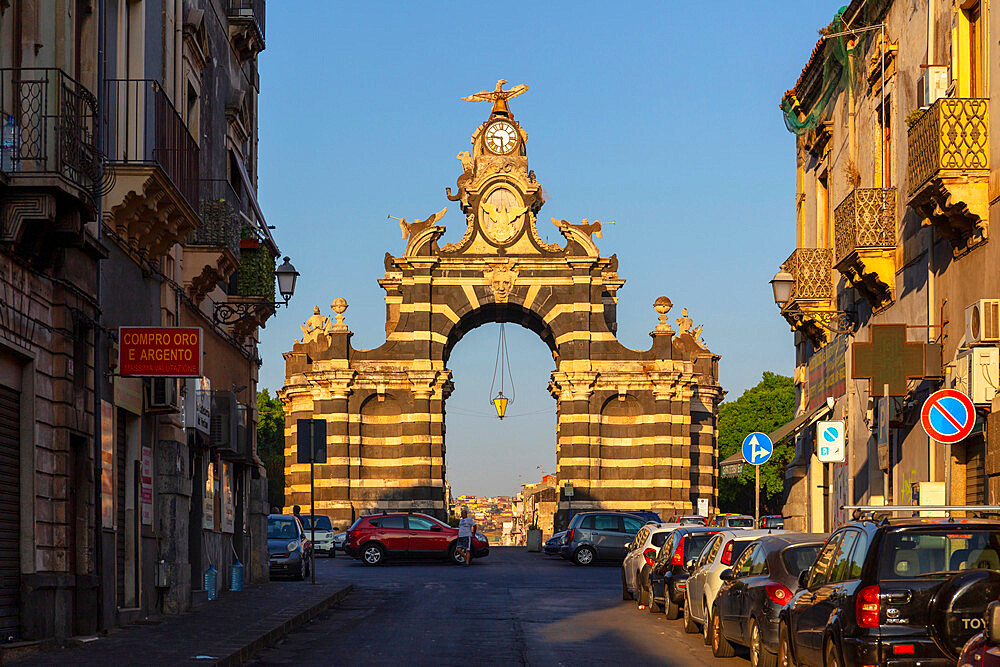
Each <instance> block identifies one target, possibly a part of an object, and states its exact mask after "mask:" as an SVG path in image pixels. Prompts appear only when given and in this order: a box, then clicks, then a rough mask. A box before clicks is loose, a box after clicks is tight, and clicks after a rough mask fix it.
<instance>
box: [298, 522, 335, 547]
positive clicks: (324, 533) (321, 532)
mask: <svg viewBox="0 0 1000 667" xmlns="http://www.w3.org/2000/svg"><path fill="white" fill-rule="evenodd" d="M301 518H302V525H303V527H304V528H305V529H306V537H307V538H309V539H312V534H313V532H312V522H313V521H314V520H315V522H316V543H315V544H313V550H314V551H315V552H316V554H326V555H327V556H329V557H330V558H333V557H335V556H336V554H337V547H336V545H335V544H334V535H336V532H335V531H334V528H333V524H332V523H331V522H330V517H328V516H326V515H324V514H317V515H316V516H315V517H313V516H312V515H310V514H303V515H301Z"/></svg>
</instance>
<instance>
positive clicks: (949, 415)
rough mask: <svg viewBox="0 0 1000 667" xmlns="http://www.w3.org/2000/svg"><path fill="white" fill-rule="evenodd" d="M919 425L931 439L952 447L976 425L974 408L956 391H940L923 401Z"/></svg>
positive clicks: (970, 402)
mask: <svg viewBox="0 0 1000 667" xmlns="http://www.w3.org/2000/svg"><path fill="white" fill-rule="evenodd" d="M920 423H921V425H923V427H924V431H926V432H927V435H929V436H930V437H931V438H933V439H934V440H937V441H938V442H943V443H944V444H946V445H953V444H955V443H956V442H961V441H962V440H965V438H967V437H968V435H969V434H970V433H972V428H973V427H974V426H975V425H976V406H975V405H973V403H972V400H971V399H970V398H969V397H968V396H966V395H965V394H963V393H962V392H960V391H958V390H957V389H941V390H940V391H935V392H934V393H933V394H931V395H930V396H928V397H927V400H926V401H924V407H923V408H921V410H920Z"/></svg>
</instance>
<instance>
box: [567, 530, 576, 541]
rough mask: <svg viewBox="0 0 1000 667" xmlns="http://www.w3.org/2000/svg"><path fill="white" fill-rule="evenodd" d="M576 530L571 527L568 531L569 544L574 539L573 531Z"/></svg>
mask: <svg viewBox="0 0 1000 667" xmlns="http://www.w3.org/2000/svg"><path fill="white" fill-rule="evenodd" d="M575 532H576V528H570V529H569V532H568V533H566V543H567V544H569V543H570V542H572V541H573V533H575Z"/></svg>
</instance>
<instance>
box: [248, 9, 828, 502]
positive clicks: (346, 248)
mask: <svg viewBox="0 0 1000 667" xmlns="http://www.w3.org/2000/svg"><path fill="white" fill-rule="evenodd" d="M840 4H842V1H840V2H827V1H826V0H810V1H809V2H799V3H788V2H760V1H757V2H745V1H743V2H735V1H726V0H719V1H717V2H711V3H703V2H673V1H672V2H664V1H660V2H650V3H638V2H636V3H607V2H603V3H599V2H545V3H524V4H518V3H489V4H486V3H457V2H456V3H443V2H442V3H432V2H419V3H418V2H407V3H402V2H400V3H393V2H379V3H332V2H320V1H314V2H304V1H303V2H289V1H288V0H280V1H279V0H271V2H269V3H268V6H267V12H268V13H267V49H266V50H265V51H264V52H263V53H262V54H261V56H260V102H259V113H260V162H259V191H260V201H261V205H262V208H263V210H264V212H265V215H266V216H267V220H268V223H269V224H271V225H275V226H276V227H277V229H276V230H275V236H276V239H277V240H278V243H279V245H280V246H281V249H282V251H283V253H284V254H287V255H290V256H291V258H292V262H293V263H294V264H295V266H296V268H297V269H298V270H299V272H300V273H301V274H302V277H301V278H300V280H299V285H298V289H297V291H296V295H295V297H294V298H293V300H292V302H291V307H290V308H289V309H287V310H286V309H280V310H279V311H278V314H277V316H276V317H274V318H272V319H271V321H270V322H268V325H267V328H266V329H265V330H264V331H263V332H262V340H261V356H262V357H263V359H264V366H263V367H262V368H261V387H266V388H270V389H271V390H274V389H275V388H278V387H280V386H281V384H282V381H283V375H284V365H283V360H282V357H281V353H282V352H284V351H287V350H289V349H291V344H292V340H293V339H294V338H296V337H297V336H299V335H300V332H299V328H298V327H299V324H300V323H302V322H304V321H305V319H306V318H307V317H308V316H309V315H310V314H311V311H312V307H313V306H314V305H319V306H320V307H321V308H322V309H323V311H324V313H325V314H330V311H329V306H330V303H331V301H332V300H333V299H334V298H335V297H344V298H346V299H347V301H348V303H349V304H350V306H349V309H348V311H347V313H346V322H347V324H348V325H349V326H350V328H351V330H352V331H353V332H354V338H353V344H354V346H355V347H356V348H367V347H375V346H378V345H380V344H381V343H382V342H383V340H384V318H385V305H384V301H383V296H384V292H383V291H382V290H381V288H379V286H378V284H377V283H376V280H377V279H378V278H380V277H381V276H382V273H383V266H382V257H383V255H384V254H385V253H386V252H387V251H388V252H391V253H393V254H394V255H399V254H401V253H402V251H403V249H404V242H403V241H402V240H401V238H400V232H399V226H398V224H397V223H396V222H395V221H391V220H387V219H386V216H387V215H389V214H391V215H395V216H401V217H405V218H407V219H413V218H414V217H419V218H423V217H425V216H427V215H428V214H430V213H432V212H435V211H437V210H439V209H441V208H442V207H443V206H445V205H446V204H447V205H448V207H449V209H448V213H447V214H446V215H445V217H444V219H443V220H442V221H441V223H439V224H443V225H445V226H446V227H447V228H448V232H447V234H446V235H445V237H444V239H443V240H442V243H445V242H448V241H453V240H456V239H458V238H459V237H460V236H461V234H462V232H463V230H464V228H465V221H464V219H463V216H462V215H461V212H460V211H459V210H458V206H457V203H452V202H448V201H447V200H446V199H445V195H444V188H445V187H446V186H452V187H454V185H455V179H456V178H457V176H458V175H459V174H460V172H461V167H460V164H459V162H458V160H456V159H455V154H456V153H458V152H459V151H463V150H468V149H469V137H470V135H471V134H472V132H473V131H474V130H475V128H476V127H477V126H478V125H479V124H480V123H481V122H482V121H483V120H485V118H486V116H487V115H488V113H489V107H488V106H487V105H485V104H469V103H466V102H462V101H460V100H459V98H460V97H462V96H464V95H468V94H470V93H473V92H476V91H478V90H482V89H484V88H492V87H493V85H494V83H495V82H496V80H497V79H498V78H504V79H507V80H508V81H510V82H511V84H518V83H527V84H529V85H530V87H531V89H530V90H529V91H528V92H527V93H526V94H524V95H522V96H521V97H519V98H517V99H516V100H513V101H512V103H511V107H512V110H513V112H514V115H515V117H516V118H517V120H518V121H519V122H520V123H521V124H522V126H523V127H524V128H525V129H526V130H527V132H528V135H529V141H528V144H527V151H528V159H529V163H530V166H531V168H532V169H534V170H535V173H536V174H537V176H538V180H539V182H540V183H541V185H542V187H543V188H544V189H545V192H546V196H547V203H546V205H545V208H544V209H543V211H542V213H541V215H540V216H539V219H540V220H544V221H546V222H542V223H540V225H539V231H540V233H541V234H542V237H543V238H546V237H547V238H548V240H550V241H560V242H561V241H562V238H561V237H560V236H559V235H558V234H557V233H556V232H555V229H554V228H553V227H552V226H551V225H550V224H549V223H548V222H547V221H548V219H549V217H553V216H554V217H557V218H564V219H567V220H571V221H579V220H580V219H582V218H589V219H591V220H593V219H595V218H597V219H600V220H615V221H616V222H617V224H616V225H615V226H613V227H606V228H605V233H604V238H603V239H602V240H599V241H598V244H599V247H600V248H601V250H602V253H603V254H605V255H611V254H612V253H617V254H618V258H619V261H620V268H619V272H620V275H621V276H622V277H623V278H626V279H627V283H626V285H625V286H624V287H623V288H622V289H621V290H620V291H619V293H618V294H619V297H620V298H619V302H618V320H619V329H618V336H619V339H620V340H621V341H622V342H623V343H624V344H625V345H627V346H629V347H632V348H640V349H647V348H648V347H649V345H650V339H649V336H648V334H649V332H650V331H651V330H652V329H653V327H654V326H655V324H656V314H655V312H654V311H653V308H652V305H653V301H654V300H655V299H656V297H657V296H659V295H661V294H665V295H667V296H669V297H670V299H671V300H672V301H673V303H674V311H673V312H672V313H671V317H672V318H674V317H678V316H679V315H680V309H681V308H682V307H687V308H689V309H690V315H691V317H692V318H693V319H694V321H695V323H696V324H704V327H705V328H704V337H705V340H706V342H707V343H708V345H709V347H710V348H711V349H712V350H713V351H715V352H717V353H719V354H721V355H722V361H721V364H720V373H721V381H722V384H723V387H724V388H725V389H726V390H727V391H728V392H729V397H730V398H735V397H736V396H738V395H739V394H740V393H741V392H742V391H743V390H745V389H746V388H747V387H750V386H753V385H754V384H756V382H757V381H758V380H759V379H760V375H761V372H762V371H764V370H774V371H778V372H782V373H786V374H790V373H791V370H792V367H793V363H794V359H793V348H792V338H791V333H790V332H789V330H788V326H787V325H786V324H785V322H784V320H782V319H781V318H780V317H779V316H778V313H777V309H776V307H775V306H774V303H773V301H772V298H771V292H770V287H769V286H768V283H767V281H768V280H770V278H771V276H772V275H774V272H775V271H776V270H777V267H778V265H779V264H780V262H781V261H782V260H784V259H785V257H787V255H788V253H790V252H791V250H792V249H793V247H794V244H795V232H794V223H793V220H794V194H795V190H794V188H795V185H794V177H795V172H794V152H793V151H794V140H793V137H792V135H791V134H789V133H788V132H787V131H786V130H785V128H784V124H783V123H782V121H781V116H780V113H779V111H778V107H777V105H778V100H779V98H780V96H781V93H782V92H783V91H784V90H785V89H787V88H789V87H791V86H792V85H793V84H794V83H795V79H796V78H797V77H798V74H799V72H800V71H801V68H802V66H803V65H804V64H805V60H806V58H807V57H808V56H809V53H810V52H811V50H812V48H813V45H814V44H815V42H816V38H817V32H816V31H817V29H819V28H820V27H822V26H824V25H826V24H827V23H828V22H829V20H830V18H831V17H832V16H833V14H834V12H835V11H836V10H837V8H838V7H839V6H840ZM497 335H498V328H497V326H496V325H488V326H483V327H480V328H479V329H477V330H475V331H473V332H472V333H471V334H469V335H468V336H466V338H465V339H463V340H462V342H461V343H460V344H459V345H458V346H457V348H456V349H455V351H454V353H453V355H452V359H451V368H452V370H453V372H454V374H455V375H454V381H455V387H456V389H455V392H454V394H453V395H452V397H451V398H450V399H449V401H448V418H447V440H446V447H447V453H446V465H447V467H448V479H449V481H450V482H451V483H452V487H453V489H454V491H455V492H456V493H464V492H470V493H478V494H481V495H487V494H499V493H505V494H506V493H514V492H516V490H517V488H518V483H519V481H523V482H529V481H533V480H535V479H537V477H538V475H539V470H538V468H539V466H540V467H541V469H542V470H544V471H546V472H552V471H553V470H554V467H555V442H554V441H555V402H554V400H553V399H552V398H551V397H550V396H549V395H548V392H547V391H546V385H547V383H548V377H549V373H550V372H551V371H552V370H553V363H552V358H551V355H550V354H549V352H548V349H547V348H546V347H545V344H544V343H542V341H541V340H539V339H538V338H537V336H535V335H534V334H532V333H531V332H530V331H527V330H522V329H519V328H518V327H513V326H512V327H508V346H509V349H510V353H511V366H512V369H513V375H514V381H515V386H516V387H517V399H516V401H515V403H514V404H513V405H511V407H510V408H509V414H510V415H511V418H510V419H505V420H504V421H503V422H497V420H496V419H495V418H490V417H489V414H490V412H491V410H492V406H491V405H490V404H489V398H490V396H489V391H490V381H491V379H492V375H493V366H494V357H495V354H496V344H497Z"/></svg>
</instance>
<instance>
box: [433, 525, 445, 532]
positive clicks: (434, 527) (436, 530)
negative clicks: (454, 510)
mask: <svg viewBox="0 0 1000 667" xmlns="http://www.w3.org/2000/svg"><path fill="white" fill-rule="evenodd" d="M442 530H444V528H442V527H441V526H431V532H432V533H440V532H441V531H442Z"/></svg>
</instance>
